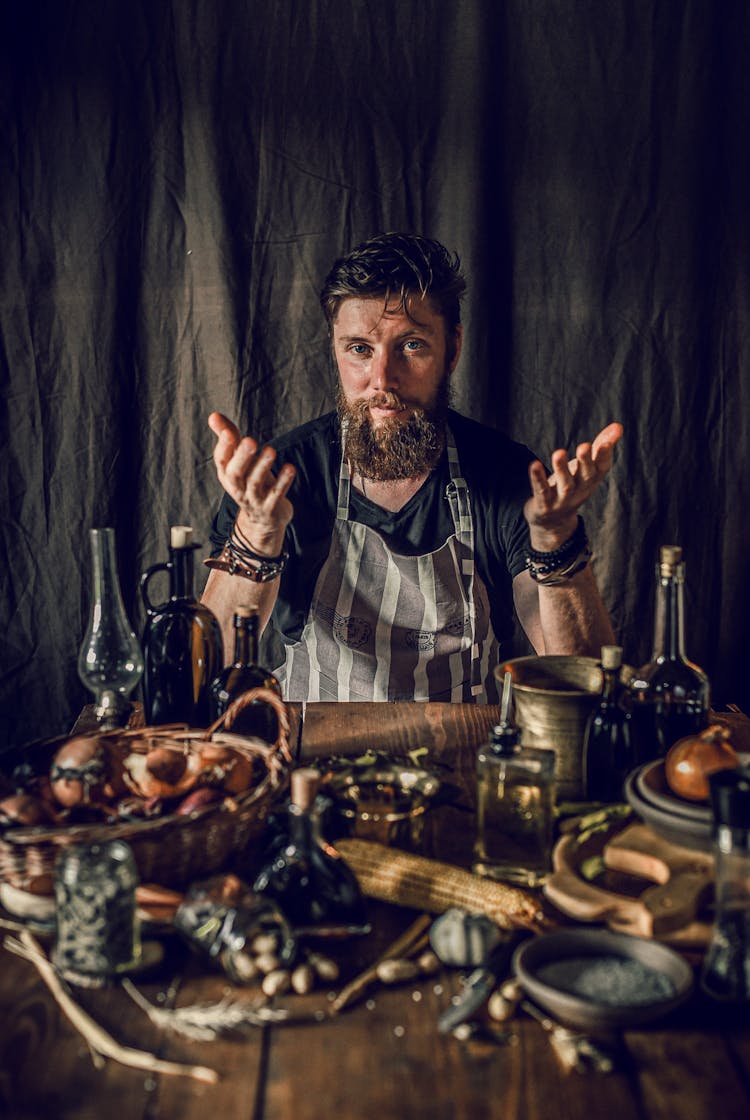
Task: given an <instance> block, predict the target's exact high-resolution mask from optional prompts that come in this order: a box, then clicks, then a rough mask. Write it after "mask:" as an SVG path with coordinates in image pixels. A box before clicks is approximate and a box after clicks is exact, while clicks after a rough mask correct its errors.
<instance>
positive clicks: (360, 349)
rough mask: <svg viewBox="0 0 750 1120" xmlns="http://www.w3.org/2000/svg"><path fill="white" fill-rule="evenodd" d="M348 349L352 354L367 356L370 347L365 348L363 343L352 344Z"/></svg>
mask: <svg viewBox="0 0 750 1120" xmlns="http://www.w3.org/2000/svg"><path fill="white" fill-rule="evenodd" d="M349 349H350V351H351V353H352V354H367V353H368V352H369V350H370V347H369V346H366V345H365V343H364V342H353V343H352V345H351V346H350V347H349Z"/></svg>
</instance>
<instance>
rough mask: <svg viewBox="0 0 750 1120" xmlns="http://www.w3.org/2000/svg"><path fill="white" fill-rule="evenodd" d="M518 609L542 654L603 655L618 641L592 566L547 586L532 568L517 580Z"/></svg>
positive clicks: (514, 587)
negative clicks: (604, 649) (605, 647)
mask: <svg viewBox="0 0 750 1120" xmlns="http://www.w3.org/2000/svg"><path fill="white" fill-rule="evenodd" d="M513 594H514V599H515V603H516V611H517V613H518V617H519V619H520V621H521V624H522V626H523V628H524V630H525V631H526V634H527V636H528V638H529V640H530V641H531V643H532V645H533V646H534V649H535V650H536V652H537V653H538V654H545V653H546V654H552V653H556V654H578V655H579V656H588V657H599V655H600V653H601V647H602V646H603V645H613V644H615V642H616V639H615V635H614V631H613V630H612V623H611V622H610V619H609V615H608V614H607V610H606V608H605V606H604V603H603V601H602V597H601V595H600V593H599V588H598V587H597V584H596V580H595V578H594V573H593V571H592V570H591V566H590V565H587V566H586V567H585V568H584V569H583V570H582V571H580V572H578V573H577V575H575V576H573V578H572V579H569V580H566V582H565V583H560V584H555V585H553V586H548V587H545V586H543V585H541V584H538V583H535V582H534V580H532V578H531V576H530V575H529V573H528V572H522V573H521V574H520V575H518V576H516V578H515V580H514V581H513Z"/></svg>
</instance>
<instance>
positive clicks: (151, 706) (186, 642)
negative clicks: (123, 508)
mask: <svg viewBox="0 0 750 1120" xmlns="http://www.w3.org/2000/svg"><path fill="white" fill-rule="evenodd" d="M192 536H193V530H192V529H191V528H190V527H189V526H187V525H173V526H172V527H171V530H170V548H169V560H168V561H167V562H166V563H164V564H154V565H152V567H150V568H148V569H147V570H146V571H145V572H144V573H143V575H142V576H141V584H140V587H141V595H142V596H143V602H144V604H145V606H146V612H147V615H148V618H147V620H146V626H145V630H144V634H143V657H144V662H145V668H144V675H143V698H144V706H145V709H146V721H147V722H148V723H149V724H162V723H183V722H184V723H187V724H189V725H190V726H192V727H208V725H209V724H210V723H211V692H210V688H211V681H213V680H214V678H215V677H216V676H217V675H218V673H219V671H220V669H221V667H222V665H223V662H224V650H223V644H222V639H221V628H220V626H219V622H218V620H217V618H216V616H215V615H214V614H213V612H212V611H210V610H209V609H208V607H206V606H204V605H203V604H202V603H199V602H198V600H197V599H196V598H195V595H194V592H193V557H194V552H195V550H196V549H197V548H200V545H199V544H197V543H194V542H193V539H192ZM158 572H167V573H168V574H169V599H168V601H167V602H165V603H162V604H160V605H159V606H155V605H154V603H153V602H152V601H151V599H150V597H149V593H148V585H149V582H150V581H151V579H152V578H153V576H155V575H156V574H157V573H158Z"/></svg>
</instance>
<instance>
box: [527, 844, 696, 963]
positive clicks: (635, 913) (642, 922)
mask: <svg viewBox="0 0 750 1120" xmlns="http://www.w3.org/2000/svg"><path fill="white" fill-rule="evenodd" d="M600 852H601V856H602V860H603V863H604V866H605V867H606V868H609V869H611V870H613V871H617V872H621V873H624V874H625V875H630V876H633V877H636V876H637V877H638V879H639V880H641V881H642V885H641V887H640V890H639V892H638V893H637V894H634V895H631V894H626V893H624V892H619V891H617V890H613V889H610V888H608V887H606V886H603V885H600V884H599V883H597V882H596V881H593V882H592V881H588V880H587V878H586V877H585V876H584V874H583V872H582V866H583V860H584V859H591V858H592V855H595V853H594V852H593V851H592V848H591V847H590V845H589V846H587V847H586V848H585V850H582V848H581V846H580V845H578V842H577V839H576V836H575V834H574V833H568V834H566V835H564V836H563V837H562V838H561V839H560V840H559V841H558V843H557V845H556V847H555V851H554V872H553V874H552V875H551V876H550V878H549V879H548V880H547V882H546V883H545V885H544V893H545V895H546V897H547V898H548V899H549V901H550V902H552V903H553V904H554V905H555V906H556V907H557V908H558V909H559V910H560V911H562V913H563V914H566V915H567V916H568V917H571V918H575V919H576V921H580V922H603V923H605V924H606V925H608V926H609V927H610V929H613V930H617V931H619V932H622V933H631V934H636V935H638V936H641V937H654V938H657V939H658V940H660V941H668V942H671V943H677V944H682V945H706V944H707V943H708V940H709V938H710V933H711V926H710V923H708V922H707V921H702V920H699V915H700V913H701V909H702V906H703V904H704V902H705V900H706V898H707V896H708V895H709V894H710V891H711V888H712V885H713V857H712V856H710V855H708V854H706V853H704V852H700V851H694V850H693V849H690V848H681V847H678V846H677V845H676V844H670V843H669V842H668V841H666V840H664V839H663V838H662V837H660V836H658V835H657V833H655V832H654V831H653V830H652V829H651V828H649V827H648V825H645V824H641V823H636V824H630V825H628V827H627V828H626V829H624V830H623V831H621V832H619V833H617V835H615V836H614V837H609V838H608V837H607V836H606V835H602V836H601V846H600Z"/></svg>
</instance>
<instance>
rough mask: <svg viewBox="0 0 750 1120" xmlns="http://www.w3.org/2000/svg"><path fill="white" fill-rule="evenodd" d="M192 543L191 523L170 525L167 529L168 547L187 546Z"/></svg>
mask: <svg viewBox="0 0 750 1120" xmlns="http://www.w3.org/2000/svg"><path fill="white" fill-rule="evenodd" d="M192 543H193V528H192V526H191V525H172V526H170V529H169V547H170V548H189V547H190V545H191V544H192Z"/></svg>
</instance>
